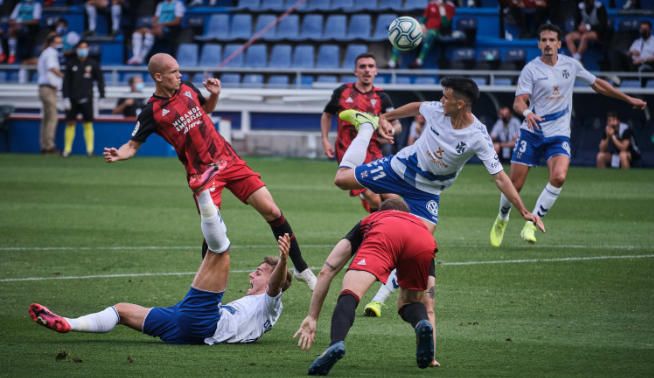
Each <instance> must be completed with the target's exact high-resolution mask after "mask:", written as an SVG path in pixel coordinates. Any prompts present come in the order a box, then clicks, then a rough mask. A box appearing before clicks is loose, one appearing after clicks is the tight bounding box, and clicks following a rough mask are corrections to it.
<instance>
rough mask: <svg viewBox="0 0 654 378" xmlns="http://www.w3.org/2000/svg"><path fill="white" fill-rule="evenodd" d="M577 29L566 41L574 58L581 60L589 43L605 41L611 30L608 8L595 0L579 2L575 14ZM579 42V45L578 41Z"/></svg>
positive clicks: (567, 36) (569, 34) (568, 35)
mask: <svg viewBox="0 0 654 378" xmlns="http://www.w3.org/2000/svg"><path fill="white" fill-rule="evenodd" d="M575 25H576V26H577V30H574V31H571V32H570V33H568V34H567V35H566V36H565V43H566V47H567V48H568V51H570V54H571V55H572V57H573V58H575V59H577V60H578V61H581V59H582V57H583V55H584V52H586V50H587V49H588V44H589V43H590V42H594V41H603V40H604V38H605V37H606V34H607V32H608V31H609V21H608V16H607V14H606V8H604V5H602V3H600V2H599V1H598V2H595V0H583V1H581V2H579V5H578V9H577V14H576V16H575ZM577 42H579V46H577V45H576V43H577Z"/></svg>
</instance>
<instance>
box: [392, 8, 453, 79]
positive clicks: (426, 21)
mask: <svg viewBox="0 0 654 378" xmlns="http://www.w3.org/2000/svg"><path fill="white" fill-rule="evenodd" d="M455 13H456V6H455V5H454V3H452V2H451V1H449V0H430V1H429V3H428V4H427V7H426V8H425V11H424V13H423V16H422V17H420V19H419V20H418V21H420V23H421V24H422V32H423V34H424V39H423V41H422V47H421V48H420V52H419V53H418V57H417V58H416V60H415V61H414V62H413V64H412V67H422V65H423V63H424V62H425V57H426V56H427V54H428V53H429V49H430V48H431V45H432V42H434V40H435V39H436V38H438V37H440V36H444V35H449V34H451V33H452V19H453V18H454V14H455ZM399 59H400V51H399V50H398V49H395V48H393V50H392V52H391V58H390V59H389V61H388V66H389V67H390V68H395V67H397V65H398V60H399Z"/></svg>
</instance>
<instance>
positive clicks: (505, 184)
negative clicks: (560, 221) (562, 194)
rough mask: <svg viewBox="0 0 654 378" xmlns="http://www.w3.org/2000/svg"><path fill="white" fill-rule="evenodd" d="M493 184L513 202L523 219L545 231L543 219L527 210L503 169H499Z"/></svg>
mask: <svg viewBox="0 0 654 378" xmlns="http://www.w3.org/2000/svg"><path fill="white" fill-rule="evenodd" d="M495 185H497V188H498V189H499V190H500V191H501V192H502V193H504V195H505V196H506V198H507V199H508V200H509V201H510V202H511V203H512V204H513V206H515V207H516V208H517V209H518V211H519V212H520V215H522V217H523V218H524V219H525V220H528V221H531V222H533V223H534V224H535V225H536V227H538V229H539V230H541V231H542V232H545V225H544V224H543V220H542V219H540V217H539V216H538V215H536V214H532V213H531V212H530V211H529V210H527V208H526V207H525V204H524V203H523V202H522V198H520V194H519V193H518V191H517V190H516V188H515V186H513V183H512V182H511V179H510V178H509V176H507V174H506V173H504V171H500V172H499V173H497V174H496V175H495Z"/></svg>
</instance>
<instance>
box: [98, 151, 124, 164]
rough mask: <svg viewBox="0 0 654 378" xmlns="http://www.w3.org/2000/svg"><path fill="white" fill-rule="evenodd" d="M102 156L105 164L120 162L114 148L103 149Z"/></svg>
mask: <svg viewBox="0 0 654 378" xmlns="http://www.w3.org/2000/svg"><path fill="white" fill-rule="evenodd" d="M102 156H104V161H106V162H107V163H113V162H116V161H118V160H120V156H119V155H118V149H117V148H116V147H105V148H104V151H103V152H102Z"/></svg>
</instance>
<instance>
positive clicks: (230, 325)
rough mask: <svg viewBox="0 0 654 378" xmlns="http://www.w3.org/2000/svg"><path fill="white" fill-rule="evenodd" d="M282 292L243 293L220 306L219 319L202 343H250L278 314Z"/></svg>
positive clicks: (261, 334) (264, 331)
mask: <svg viewBox="0 0 654 378" xmlns="http://www.w3.org/2000/svg"><path fill="white" fill-rule="evenodd" d="M282 308H283V306H282V293H281V292H280V293H279V295H277V296H276V297H271V296H269V295H268V294H267V293H264V294H258V295H246V296H245V297H243V298H241V299H238V300H235V301H232V302H229V303H228V304H226V305H221V306H220V320H218V327H217V328H216V332H215V333H214V335H213V336H212V337H207V338H206V339H204V342H205V344H209V345H213V344H219V343H229V344H235V343H253V342H255V341H257V340H258V339H259V338H260V337H261V336H263V334H264V333H266V332H268V331H269V330H270V329H271V328H272V327H273V325H275V323H277V320H279V316H280V315H281V314H282Z"/></svg>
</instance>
